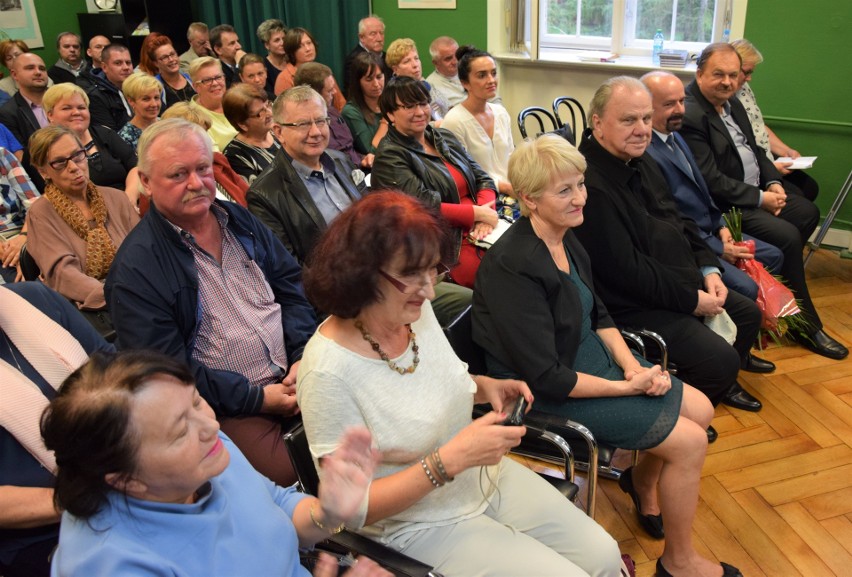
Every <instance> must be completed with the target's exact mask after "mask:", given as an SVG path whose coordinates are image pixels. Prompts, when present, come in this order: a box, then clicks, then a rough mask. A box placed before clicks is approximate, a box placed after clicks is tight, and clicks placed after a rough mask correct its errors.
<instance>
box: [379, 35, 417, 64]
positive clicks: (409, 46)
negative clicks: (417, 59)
mask: <svg viewBox="0 0 852 577" xmlns="http://www.w3.org/2000/svg"><path fill="white" fill-rule="evenodd" d="M412 50H414V51H415V52H417V44H415V43H414V40H412V39H411V38H397V39H396V40H394V41H393V42H391V45H390V46H388V51H387V54H386V55H385V63H386V64H387V65H388V66H390V67H391V68H393V67H394V66H396V65H398V64H399V63H400V62H402V59H403V58H405V57H406V56H408V53H409V52H411V51H412Z"/></svg>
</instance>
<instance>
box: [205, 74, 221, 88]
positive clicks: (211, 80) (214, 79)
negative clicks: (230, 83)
mask: <svg viewBox="0 0 852 577" xmlns="http://www.w3.org/2000/svg"><path fill="white" fill-rule="evenodd" d="M214 82H225V75H224V74H217V75H216V76H211V77H210V78H202V79H200V80H199V81H198V84H203V85H204V86H210V85H211V84H213V83H214Z"/></svg>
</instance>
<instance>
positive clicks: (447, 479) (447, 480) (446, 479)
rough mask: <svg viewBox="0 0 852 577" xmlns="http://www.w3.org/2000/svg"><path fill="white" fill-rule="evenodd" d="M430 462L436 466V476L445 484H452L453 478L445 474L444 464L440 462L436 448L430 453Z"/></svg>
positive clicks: (439, 455)
mask: <svg viewBox="0 0 852 577" xmlns="http://www.w3.org/2000/svg"><path fill="white" fill-rule="evenodd" d="M432 462H434V463H435V465H436V466H437V468H438V476H440V477H441V479H442V480H443V481H444V483H445V484H446V483H452V482H453V481H454V480H455V477H450V476H449V475H448V474H447V470H446V469H445V468H444V462H443V461H441V454H440V453H439V452H438V449H437V448H436V449H435V450H434V451H432Z"/></svg>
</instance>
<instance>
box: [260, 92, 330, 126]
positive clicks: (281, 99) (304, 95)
mask: <svg viewBox="0 0 852 577" xmlns="http://www.w3.org/2000/svg"><path fill="white" fill-rule="evenodd" d="M311 101H314V102H316V103H318V104H320V105H321V106H322V109H323V110H324V111H325V112H326V113H327V112H328V106H327V105H326V103H325V99H324V98H323V97H322V96H321V95H320V93H319V92H317V91H316V90H314V89H313V88H311V87H310V86H308V85H307V84H302V85H300V86H294V87H293V88H288V89H287V90H285V91H284V92H282V93H281V94H279V95H278V98H276V99H275V103H274V104H273V105H272V118H273V119H274V120H275V122H286V119H285V118H284V117H283V116H282V115H283V114H284V105H285V104H286V103H288V102H293V103H296V104H298V103H301V102H311Z"/></svg>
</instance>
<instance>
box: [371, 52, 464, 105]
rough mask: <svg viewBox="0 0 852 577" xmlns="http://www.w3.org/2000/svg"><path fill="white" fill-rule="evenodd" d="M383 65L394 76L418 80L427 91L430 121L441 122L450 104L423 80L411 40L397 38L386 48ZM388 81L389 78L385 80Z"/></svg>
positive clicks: (438, 91) (421, 70) (418, 60)
mask: <svg viewBox="0 0 852 577" xmlns="http://www.w3.org/2000/svg"><path fill="white" fill-rule="evenodd" d="M385 63H387V65H388V66H390V69H391V70H393V75H394V76H408V77H410V78H413V79H414V80H420V81H422V82H423V83H424V84H425V85H426V88H428V90H429V99H430V107H431V109H432V120H442V119H443V118H444V116H446V114H447V112H448V111H449V110H450V103H449V101H448V100H447V98H446V96H444V95H443V94H442V93H441V91H440V90H438V89H437V88H436V87H434V86H432V85H431V84H429V83H428V82H426V81H425V80H423V65H422V64H421V63H420V54H418V52H417V45H416V44H415V43H414V40H412V39H411V38H397V39H396V40H394V41H393V42H391V45H390V46H388V51H387V55H386V56H385ZM385 81H386V82H387V81H390V78H387V79H385Z"/></svg>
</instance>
